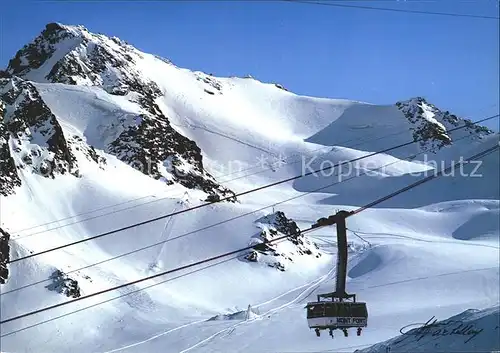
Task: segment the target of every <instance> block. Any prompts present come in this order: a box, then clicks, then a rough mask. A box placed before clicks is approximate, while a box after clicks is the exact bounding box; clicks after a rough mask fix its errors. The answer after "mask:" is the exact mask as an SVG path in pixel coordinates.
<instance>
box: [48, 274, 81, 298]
mask: <svg viewBox="0 0 500 353" xmlns="http://www.w3.org/2000/svg"><path fill="white" fill-rule="evenodd" d="M50 279H51V280H52V283H51V284H49V285H48V286H46V287H45V288H47V289H48V290H51V291H56V292H58V293H61V294H64V295H66V296H67V297H71V298H79V297H80V296H81V295H82V294H81V290H80V287H79V286H78V281H76V280H74V279H72V278H70V277H68V275H66V274H65V273H63V272H62V271H60V270H56V271H54V272H53V273H52V275H51V276H50Z"/></svg>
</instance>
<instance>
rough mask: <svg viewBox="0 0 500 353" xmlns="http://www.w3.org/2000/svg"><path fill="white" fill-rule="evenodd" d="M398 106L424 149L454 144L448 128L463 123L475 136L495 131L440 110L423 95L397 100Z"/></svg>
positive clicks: (432, 149) (478, 136)
mask: <svg viewBox="0 0 500 353" xmlns="http://www.w3.org/2000/svg"><path fill="white" fill-rule="evenodd" d="M396 106H397V107H398V108H399V109H400V110H401V111H402V112H403V114H404V115H405V117H406V118H407V119H408V121H409V122H410V123H412V125H413V126H412V127H411V128H410V129H411V130H412V131H413V139H414V141H417V140H419V139H421V140H420V142H419V144H420V147H421V149H422V150H424V151H431V152H432V151H436V150H439V149H441V148H443V147H445V146H448V145H450V144H452V142H453V141H452V137H451V134H449V133H448V130H449V129H453V128H456V127H459V126H462V125H465V126H466V127H465V128H464V130H465V131H466V132H467V133H469V134H470V135H474V138H482V137H483V136H485V135H489V134H491V133H493V131H491V130H489V129H488V128H486V127H484V126H480V125H476V124H473V123H472V122H471V121H470V120H467V119H461V118H458V117H457V116H456V115H453V114H450V112H448V111H445V112H443V111H441V110H439V109H438V108H437V107H436V106H434V105H432V104H430V103H428V102H427V101H426V100H425V99H424V98H422V97H416V98H412V99H409V100H406V101H401V102H397V103H396Z"/></svg>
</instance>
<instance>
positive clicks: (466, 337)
mask: <svg viewBox="0 0 500 353" xmlns="http://www.w3.org/2000/svg"><path fill="white" fill-rule="evenodd" d="M412 326H413V327H412ZM499 331H500V310H499V306H498V305H496V306H494V307H491V308H487V309H483V310H475V309H470V310H466V311H464V312H462V313H460V314H458V315H454V316H453V317H450V318H447V319H445V320H439V321H438V320H437V319H435V318H432V317H431V318H430V319H429V320H428V321H427V322H425V323H423V324H421V325H408V327H407V328H405V329H404V330H401V332H402V333H403V334H402V335H401V336H399V337H396V338H393V339H390V340H388V341H385V342H382V343H379V344H376V345H374V346H373V347H371V348H369V349H362V350H357V351H355V352H357V353H387V352H407V351H411V352H495V351H498V347H500V333H499Z"/></svg>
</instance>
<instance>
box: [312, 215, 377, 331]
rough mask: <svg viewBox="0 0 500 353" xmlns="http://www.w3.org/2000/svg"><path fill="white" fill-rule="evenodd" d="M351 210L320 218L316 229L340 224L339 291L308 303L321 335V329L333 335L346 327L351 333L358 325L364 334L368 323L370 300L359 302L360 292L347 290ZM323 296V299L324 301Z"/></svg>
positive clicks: (338, 237)
mask: <svg viewBox="0 0 500 353" xmlns="http://www.w3.org/2000/svg"><path fill="white" fill-rule="evenodd" d="M348 215H350V212H347V211H339V212H337V214H335V215H333V216H330V217H328V218H321V219H319V220H318V221H317V222H316V223H315V224H314V225H313V226H312V228H317V227H323V226H328V225H333V224H336V225H337V248H338V252H337V274H336V277H337V282H336V288H335V292H332V293H325V294H319V295H318V296H317V301H316V302H310V303H307V306H306V308H307V323H308V325H309V328H311V329H314V331H315V332H316V335H317V336H318V337H319V336H320V330H329V332H330V336H332V338H333V330H342V331H343V333H344V336H345V337H347V336H348V332H347V329H349V328H357V332H356V333H357V335H358V336H360V335H361V330H362V328H363V327H366V326H367V323H368V311H367V309H366V303H362V302H356V294H348V293H347V292H346V290H345V287H346V277H347V228H346V224H345V220H346V217H347V216H348ZM322 299H323V300H322Z"/></svg>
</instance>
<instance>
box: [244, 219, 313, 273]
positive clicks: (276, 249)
mask: <svg viewBox="0 0 500 353" xmlns="http://www.w3.org/2000/svg"><path fill="white" fill-rule="evenodd" d="M256 223H257V225H258V226H259V228H261V229H262V231H261V232H260V233H259V234H258V235H256V236H255V237H253V238H252V240H251V242H250V245H253V250H252V251H250V252H249V253H248V254H247V255H245V259H246V260H247V261H250V262H263V263H265V264H267V265H268V266H270V267H275V268H277V269H278V270H280V271H285V269H286V264H287V263H290V262H293V261H294V258H296V257H297V256H311V257H312V258H313V259H314V258H319V257H320V256H321V251H319V247H318V246H317V245H316V244H315V243H313V242H312V241H310V240H309V239H308V238H307V237H306V236H305V235H303V234H301V233H300V229H299V227H298V226H297V224H296V223H295V222H294V221H293V220H291V219H288V218H287V217H286V216H285V214H284V213H283V212H281V211H278V212H275V213H273V214H270V215H268V216H265V217H262V218H260V219H258V220H257V221H256ZM287 235H288V237H286V238H285V239H283V240H284V241H283V243H281V242H280V241H277V242H275V243H270V244H265V243H264V242H265V241H270V240H272V239H276V238H280V237H283V236H287Z"/></svg>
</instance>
